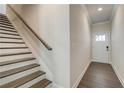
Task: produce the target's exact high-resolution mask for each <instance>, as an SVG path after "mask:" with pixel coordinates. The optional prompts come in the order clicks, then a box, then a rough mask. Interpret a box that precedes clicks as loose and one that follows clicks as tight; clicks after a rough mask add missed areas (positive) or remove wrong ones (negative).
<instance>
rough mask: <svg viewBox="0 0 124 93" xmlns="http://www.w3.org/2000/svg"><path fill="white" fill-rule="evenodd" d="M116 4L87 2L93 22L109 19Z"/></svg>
mask: <svg viewBox="0 0 124 93" xmlns="http://www.w3.org/2000/svg"><path fill="white" fill-rule="evenodd" d="M100 7H101V8H103V10H102V11H100V12H99V11H97V9H98V8H100ZM113 7H114V5H112V4H86V8H87V10H88V13H89V16H90V18H91V21H92V23H98V22H103V21H109V20H110V18H111V15H112V11H113Z"/></svg>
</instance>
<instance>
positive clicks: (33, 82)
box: [19, 74, 46, 88]
mask: <svg viewBox="0 0 124 93" xmlns="http://www.w3.org/2000/svg"><path fill="white" fill-rule="evenodd" d="M45 77H46V76H45V74H44V75H41V76H39V77H37V78H35V79H33V80H32V81H30V82H27V83H26V84H24V85H21V86H19V88H29V87H31V86H32V85H34V84H36V83H37V82H39V81H41V80H43V79H44V78H45Z"/></svg>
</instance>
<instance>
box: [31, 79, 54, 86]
mask: <svg viewBox="0 0 124 93" xmlns="http://www.w3.org/2000/svg"><path fill="white" fill-rule="evenodd" d="M50 83H52V82H51V81H50V80H48V79H46V78H45V79H43V80H41V81H39V82H38V83H36V84H34V85H32V86H31V87H30V88H45V87H47V86H48V85H49V84H50Z"/></svg>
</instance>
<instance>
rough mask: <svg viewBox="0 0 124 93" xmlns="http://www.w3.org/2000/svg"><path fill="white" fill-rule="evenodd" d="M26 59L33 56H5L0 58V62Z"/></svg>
mask: <svg viewBox="0 0 124 93" xmlns="http://www.w3.org/2000/svg"><path fill="white" fill-rule="evenodd" d="M26 57H34V56H33V55H32V54H23V55H13V56H5V57H0V62H3V61H10V60H16V59H20V58H26Z"/></svg>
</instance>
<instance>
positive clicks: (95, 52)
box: [91, 21, 111, 63]
mask: <svg viewBox="0 0 124 93" xmlns="http://www.w3.org/2000/svg"><path fill="white" fill-rule="evenodd" d="M110 32H111V23H110V22H109V21H105V22H99V23H95V24H92V26H91V34H92V36H91V39H92V61H95V62H102V63H110V62H111V58H110V51H111V49H110V47H111V46H110ZM96 34H97V35H98V34H105V35H106V39H107V40H106V41H105V42H103V43H102V42H101V43H96V41H94V37H95V36H94V35H96ZM106 44H107V45H108V46H109V51H106V49H104V48H105V47H106V46H107V45H106ZM100 45H101V46H100ZM99 49H100V50H101V51H99ZM101 52H102V54H101Z"/></svg>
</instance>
